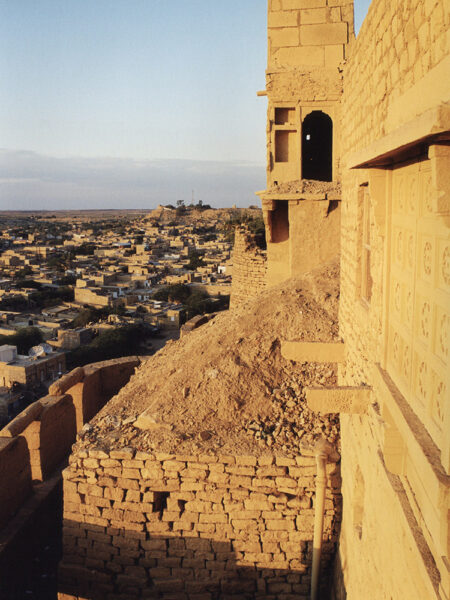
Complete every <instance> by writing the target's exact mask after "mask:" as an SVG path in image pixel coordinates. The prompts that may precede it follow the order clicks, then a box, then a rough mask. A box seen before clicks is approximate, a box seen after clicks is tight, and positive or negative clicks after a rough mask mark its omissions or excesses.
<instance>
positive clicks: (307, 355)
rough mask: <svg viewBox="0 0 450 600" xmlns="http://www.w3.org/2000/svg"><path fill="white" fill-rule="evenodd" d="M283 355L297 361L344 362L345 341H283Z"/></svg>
mask: <svg viewBox="0 0 450 600" xmlns="http://www.w3.org/2000/svg"><path fill="white" fill-rule="evenodd" d="M281 356H282V357H283V358H286V359H287V360H293V361H295V362H319V363H326V362H332V363H343V362H345V344H344V343H343V342H331V343H327V342H300V341H298V342H295V341H293V342H287V341H282V342H281Z"/></svg>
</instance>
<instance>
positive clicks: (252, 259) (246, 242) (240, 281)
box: [230, 227, 267, 308]
mask: <svg viewBox="0 0 450 600" xmlns="http://www.w3.org/2000/svg"><path fill="white" fill-rule="evenodd" d="M266 271H267V256H266V252H265V250H262V249H261V248H260V247H259V246H258V245H257V243H256V241H255V236H254V235H252V234H251V233H250V232H249V231H248V230H247V229H246V228H245V227H237V228H236V230H235V238H234V249H233V280H232V286H231V297H230V307H231V308H235V307H237V306H242V305H243V304H245V303H246V302H248V301H249V300H250V299H251V298H254V297H255V296H256V295H258V294H259V293H260V292H262V291H263V290H264V289H265V288H266Z"/></svg>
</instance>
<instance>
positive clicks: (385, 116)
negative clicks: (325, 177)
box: [342, 0, 450, 154]
mask: <svg viewBox="0 0 450 600" xmlns="http://www.w3.org/2000/svg"><path fill="white" fill-rule="evenodd" d="M445 4H446V3H445V2H441V1H439V0H426V1H425V0H404V1H402V2H390V1H389V0H374V1H372V3H371V5H370V8H369V12H368V14H367V17H366V19H365V21H364V23H363V26H362V28H361V31H360V32H359V35H358V37H357V38H356V40H355V41H353V43H352V44H351V46H350V48H349V57H348V61H347V65H346V67H345V86H344V100H343V103H344V106H347V107H348V110H343V111H342V147H343V153H344V154H345V153H348V152H355V151H356V150H358V149H360V148H363V147H365V146H368V145H369V144H370V143H371V142H372V141H374V140H376V139H379V138H381V137H383V136H384V135H386V133H388V132H389V131H391V130H393V129H395V128H397V127H399V126H400V125H402V123H404V122H406V121H407V120H409V119H410V118H412V117H414V116H415V115H417V114H420V113H421V112H423V111H424V110H425V109H426V108H429V107H430V106H432V105H434V104H435V103H436V101H437V99H438V98H439V93H440V91H441V89H442V84H443V83H445V81H446V80H447V81H448V78H447V77H446V76H445V75H446V73H447V71H448V53H449V46H448V28H449V19H450V17H449V11H448V10H446V8H445ZM444 59H446V64H445V63H444ZM436 68H438V69H442V75H441V76H438V77H437V78H434V81H433V78H432V73H431V72H432V70H433V69H436ZM439 72H440V71H439ZM442 76H444V77H443V80H441V77H442ZM430 84H432V85H431V88H430ZM414 88H416V89H414ZM436 93H437V97H436Z"/></svg>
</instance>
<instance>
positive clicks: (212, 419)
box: [78, 260, 339, 456]
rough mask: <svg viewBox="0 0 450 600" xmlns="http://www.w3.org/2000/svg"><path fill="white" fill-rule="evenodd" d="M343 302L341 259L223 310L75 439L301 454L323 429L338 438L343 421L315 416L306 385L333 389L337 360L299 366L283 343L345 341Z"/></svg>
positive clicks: (190, 450)
mask: <svg viewBox="0 0 450 600" xmlns="http://www.w3.org/2000/svg"><path fill="white" fill-rule="evenodd" d="M338 298H339V269H338V262H337V260H336V261H334V262H333V263H331V264H329V265H327V266H325V267H322V268H321V269H319V270H315V271H313V272H311V273H310V274H308V275H307V276H305V277H304V278H302V279H301V280H291V281H289V282H286V283H284V284H283V285H281V286H278V287H275V288H271V289H269V290H266V291H264V292H262V293H261V294H260V295H259V296H258V297H256V298H255V299H253V300H251V301H249V302H248V304H246V305H245V306H243V307H238V308H237V309H236V310H234V311H232V312H228V311H227V312H225V313H219V314H218V315H217V316H216V317H215V318H214V319H213V320H211V321H209V322H208V323H206V324H205V325H203V326H202V327H200V328H198V329H196V330H194V331H192V332H190V333H189V334H187V335H186V336H184V337H183V338H181V339H180V340H178V341H173V342H172V343H170V344H167V345H166V346H165V347H164V348H163V349H162V350H161V351H160V352H158V353H157V354H155V355H154V356H152V357H150V358H149V359H148V360H147V361H145V362H144V363H143V364H142V365H141V366H140V367H139V368H138V369H137V371H136V373H135V375H134V376H133V377H132V378H131V379H130V381H129V383H128V384H127V385H126V386H125V387H124V388H122V389H121V391H120V392H119V394H117V396H115V397H114V398H112V399H111V400H110V402H109V403H108V404H107V405H106V406H105V407H104V408H103V409H102V411H100V413H99V414H98V415H97V416H96V417H95V418H94V419H93V421H91V423H90V429H86V428H84V429H83V430H82V432H81V434H80V436H79V442H78V444H79V445H81V446H83V447H85V448H92V447H96V448H104V449H105V450H107V451H108V450H110V449H117V448H123V447H126V446H132V447H133V448H136V449H137V450H140V451H144V452H154V451H160V452H167V453H174V452H176V453H177V454H180V453H181V454H196V453H205V454H214V453H218V452H220V453H221V454H232V455H236V454H251V455H261V454H265V453H267V452H268V451H270V452H276V453H277V454H283V455H287V456H295V455H298V454H299V452H301V450H302V448H304V447H305V446H306V447H308V446H311V445H312V444H313V443H314V441H315V440H316V439H317V438H318V437H319V436H321V435H323V436H325V438H326V439H327V440H328V441H330V442H333V443H335V444H336V443H338V439H339V421H338V417H337V416H336V415H317V414H315V413H312V412H311V411H310V410H309V409H308V407H307V405H306V401H305V391H304V390H305V388H306V387H308V386H312V385H314V386H321V385H322V386H325V385H333V384H334V383H335V382H336V368H335V365H331V364H313V363H305V364H296V363H293V362H291V361H289V360H286V359H284V358H283V357H282V355H281V351H280V343H281V341H282V340H304V341H323V342H333V341H339V333H338V322H337V307H338Z"/></svg>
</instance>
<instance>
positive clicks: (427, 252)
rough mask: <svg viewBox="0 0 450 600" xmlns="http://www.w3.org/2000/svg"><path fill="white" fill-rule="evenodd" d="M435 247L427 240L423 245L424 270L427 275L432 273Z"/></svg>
mask: <svg viewBox="0 0 450 600" xmlns="http://www.w3.org/2000/svg"><path fill="white" fill-rule="evenodd" d="M432 252H433V247H432V246H431V244H430V242H425V246H424V247H423V270H424V272H425V274H426V275H431V265H432V262H433V254H432Z"/></svg>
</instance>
